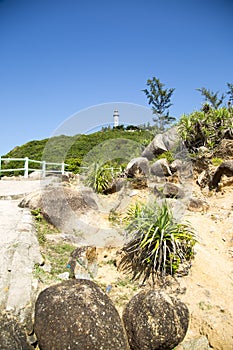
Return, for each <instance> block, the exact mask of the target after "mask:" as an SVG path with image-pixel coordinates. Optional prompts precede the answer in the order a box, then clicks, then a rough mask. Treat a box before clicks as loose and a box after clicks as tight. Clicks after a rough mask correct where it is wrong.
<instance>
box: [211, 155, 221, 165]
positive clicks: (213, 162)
mask: <svg viewBox="0 0 233 350" xmlns="http://www.w3.org/2000/svg"><path fill="white" fill-rule="evenodd" d="M222 162H223V159H222V158H218V157H214V158H212V159H211V163H212V164H213V165H214V166H219V165H220V164H222Z"/></svg>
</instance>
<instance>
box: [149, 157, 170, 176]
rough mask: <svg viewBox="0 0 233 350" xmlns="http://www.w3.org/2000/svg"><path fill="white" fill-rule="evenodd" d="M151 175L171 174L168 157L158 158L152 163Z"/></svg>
mask: <svg viewBox="0 0 233 350" xmlns="http://www.w3.org/2000/svg"><path fill="white" fill-rule="evenodd" d="M150 171H151V175H155V176H158V177H164V176H171V175H172V173H171V170H170V168H169V164H168V161H167V159H166V158H162V159H159V160H157V161H156V162H155V163H153V164H152V165H151V169H150Z"/></svg>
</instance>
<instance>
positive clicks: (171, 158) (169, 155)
mask: <svg viewBox="0 0 233 350" xmlns="http://www.w3.org/2000/svg"><path fill="white" fill-rule="evenodd" d="M163 158H166V159H167V161H168V163H172V162H173V161H174V160H175V158H174V154H173V153H172V152H171V151H167V152H164V153H162V154H160V155H159V156H158V157H157V159H163Z"/></svg>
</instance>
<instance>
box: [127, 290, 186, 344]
mask: <svg viewBox="0 0 233 350" xmlns="http://www.w3.org/2000/svg"><path fill="white" fill-rule="evenodd" d="M123 322H124V325H125V329H126V332H127V335H128V340H129V345H130V348H131V350H157V349H159V350H170V349H174V347H175V346H177V345H178V344H179V343H180V342H181V341H182V340H183V339H184V336H185V334H186V332H187V329H188V323H189V311H188V308H187V306H186V305H185V304H184V303H182V302H181V301H180V300H178V299H175V298H172V297H169V296H168V295H166V294H165V293H163V292H161V291H156V290H147V291H142V292H140V293H138V294H137V295H135V296H134V297H133V298H132V299H131V300H130V302H129V303H128V304H127V305H126V307H125V309H124V312H123Z"/></svg>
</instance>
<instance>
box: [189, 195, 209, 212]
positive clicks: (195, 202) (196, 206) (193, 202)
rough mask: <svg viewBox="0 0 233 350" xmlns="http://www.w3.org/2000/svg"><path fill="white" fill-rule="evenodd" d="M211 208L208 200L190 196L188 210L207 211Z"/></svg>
mask: <svg viewBox="0 0 233 350" xmlns="http://www.w3.org/2000/svg"><path fill="white" fill-rule="evenodd" d="M208 209H209V204H208V203H207V202H206V201H203V200H202V199H198V198H190V200H189V203H188V210H190V211H194V212H206V211H207V210H208Z"/></svg>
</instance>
